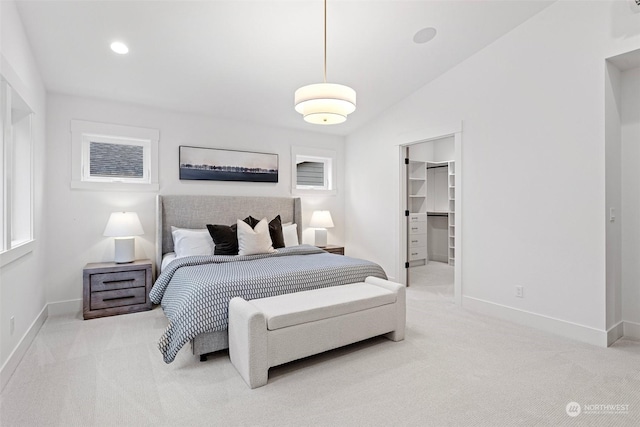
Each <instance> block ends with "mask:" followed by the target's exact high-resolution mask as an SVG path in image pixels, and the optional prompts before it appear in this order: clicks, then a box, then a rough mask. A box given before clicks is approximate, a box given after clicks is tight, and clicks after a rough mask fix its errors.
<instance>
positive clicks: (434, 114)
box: [345, 1, 640, 344]
mask: <svg viewBox="0 0 640 427" xmlns="http://www.w3.org/2000/svg"><path fill="white" fill-rule="evenodd" d="M639 24H640V15H631V13H630V11H629V8H628V7H627V5H626V4H625V3H624V2H615V3H611V2H573V1H558V2H556V3H554V4H553V5H551V6H550V7H548V8H546V9H544V10H543V11H542V12H540V13H539V14H538V15H536V16H534V17H533V18H531V19H530V20H529V21H527V22H525V23H523V24H522V25H520V26H519V27H518V28H516V29H514V30H513V31H511V32H510V33H508V34H507V35H505V36H504V37H502V38H501V39H499V40H497V41H496V42H494V43H493V44H492V45H490V46H488V47H487V48H485V49H484V50H482V51H481V52H479V53H478V54H476V55H474V56H473V57H471V58H469V59H468V60H466V61H464V62H463V63H461V64H459V65H458V66H457V67H455V68H454V69H452V70H450V71H449V72H447V73H446V74H444V75H443V76H441V77H440V78H438V79H436V80H435V81H433V82H432V83H430V84H428V85H426V86H424V87H423V88H422V89H421V90H419V91H417V92H416V93H414V94H413V95H412V96H410V97H408V98H406V99H405V100H404V101H403V102H401V103H399V104H397V105H396V106H395V107H394V108H392V109H390V110H388V111H386V112H385V114H384V115H383V116H381V117H379V118H377V119H376V120H375V121H373V122H371V124H370V125H369V126H366V127H364V128H362V129H360V130H359V131H358V132H357V133H355V134H353V135H351V136H350V137H348V139H347V148H346V155H347V177H346V181H347V194H346V201H345V203H346V209H347V212H348V213H349V215H348V217H347V224H346V225H347V241H346V244H347V246H348V247H349V248H350V250H351V253H352V254H353V255H355V256H359V257H363V258H369V259H371V260H373V261H377V262H379V263H381V264H382V265H383V267H384V268H385V269H386V270H387V272H389V273H390V275H392V276H393V275H396V276H397V275H399V274H400V267H401V266H400V265H398V263H397V257H396V256H395V254H396V253H397V251H398V241H399V236H398V234H399V233H398V230H399V226H398V224H399V213H400V208H399V200H400V198H399V194H398V191H399V190H398V189H399V188H400V185H399V176H400V173H399V169H398V168H399V167H400V162H399V161H398V156H399V150H398V148H397V146H398V145H399V144H403V143H407V142H411V141H408V140H407V135H419V134H420V133H421V132H422V133H424V134H430V133H432V132H433V131H434V129H439V128H446V127H450V126H449V125H450V124H455V123H459V122H460V121H461V120H462V121H463V132H462V165H461V166H462V171H463V172H464V174H463V178H462V180H463V181H462V182H463V184H464V186H463V191H462V194H461V195H460V194H456V196H457V198H460V197H461V198H462V201H463V203H464V213H463V216H462V224H461V225H462V248H461V250H462V255H463V257H462V259H463V264H462V281H463V283H462V292H463V304H464V305H467V306H474V307H479V306H484V307H486V308H487V310H488V311H491V312H493V313H494V314H497V315H500V316H503V317H506V318H513V319H516V320H518V321H523V322H524V323H529V324H535V325H536V326H539V327H542V328H545V329H548V330H554V331H557V332H559V333H565V334H566V335H571V334H574V333H576V332H577V334H578V335H580V336H579V338H580V339H584V340H586V341H590V342H597V343H599V344H602V342H603V341H602V339H603V331H604V329H605V218H604V215H603V213H604V212H605V160H604V157H605V147H604V117H603V114H604V91H603V81H604V78H605V77H604V68H605V67H604V65H603V64H604V58H606V57H609V56H612V55H614V54H615V53H620V52H624V51H628V50H632V49H635V48H638V46H640V37H639V33H640V25H639ZM419 139H420V138H419V137H416V138H415V139H414V140H419ZM459 166H460V165H457V168H458V167H459ZM371 171H376V173H371ZM372 230H375V232H373V231H372ZM457 242H458V240H457ZM516 285H520V286H523V287H524V295H525V297H524V298H516V297H515V289H514V287H515V286H516ZM558 326H561V327H562V328H565V329H564V330H561V329H562V328H559V327H558ZM563 331H564V332H563Z"/></svg>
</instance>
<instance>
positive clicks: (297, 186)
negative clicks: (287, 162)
mask: <svg viewBox="0 0 640 427" xmlns="http://www.w3.org/2000/svg"><path fill="white" fill-rule="evenodd" d="M291 154H292V156H291V157H292V159H293V173H292V175H293V179H292V193H293V194H317V193H324V194H336V193H337V191H336V185H335V182H336V167H335V164H336V153H335V152H334V151H331V150H321V149H315V148H302V147H293V148H292V153H291Z"/></svg>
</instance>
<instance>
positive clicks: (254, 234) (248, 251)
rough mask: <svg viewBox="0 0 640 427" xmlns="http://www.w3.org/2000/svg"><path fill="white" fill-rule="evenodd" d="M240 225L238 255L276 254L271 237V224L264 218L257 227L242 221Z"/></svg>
mask: <svg viewBox="0 0 640 427" xmlns="http://www.w3.org/2000/svg"><path fill="white" fill-rule="evenodd" d="M237 224H238V255H255V254H268V253H271V252H275V249H273V244H272V243H271V236H270V235H269V223H268V222H267V219H266V218H262V219H261V220H260V222H258V223H257V224H256V226H255V227H253V228H251V226H250V225H249V224H247V223H246V222H244V221H242V220H240V219H239V220H238V221H237Z"/></svg>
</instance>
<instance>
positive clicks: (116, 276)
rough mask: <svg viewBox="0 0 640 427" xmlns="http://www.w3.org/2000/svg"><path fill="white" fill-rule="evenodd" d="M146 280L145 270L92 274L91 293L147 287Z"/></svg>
mask: <svg viewBox="0 0 640 427" xmlns="http://www.w3.org/2000/svg"><path fill="white" fill-rule="evenodd" d="M145 279H146V276H145V271H144V270H131V271H121V272H117V273H97V274H92V275H91V292H98V291H115V290H117V289H129V288H139V287H141V286H144V285H145ZM92 306H93V304H92Z"/></svg>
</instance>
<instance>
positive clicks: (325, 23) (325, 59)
mask: <svg viewBox="0 0 640 427" xmlns="http://www.w3.org/2000/svg"><path fill="white" fill-rule="evenodd" d="M324 82H325V83H326V82H327V0H324Z"/></svg>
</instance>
